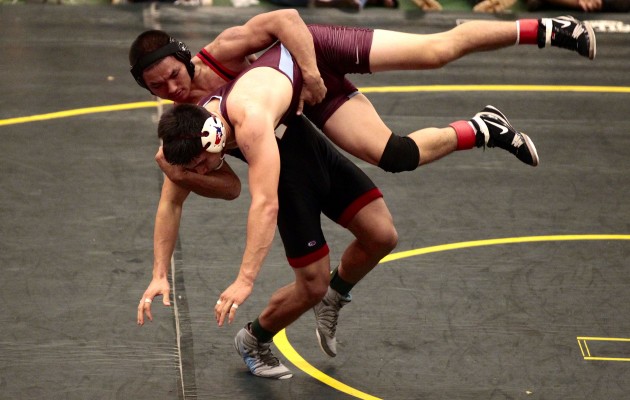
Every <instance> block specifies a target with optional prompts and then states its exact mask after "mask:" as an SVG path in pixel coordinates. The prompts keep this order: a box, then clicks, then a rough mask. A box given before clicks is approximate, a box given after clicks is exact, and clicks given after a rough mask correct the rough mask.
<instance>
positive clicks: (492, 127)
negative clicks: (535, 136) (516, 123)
mask: <svg viewBox="0 0 630 400" xmlns="http://www.w3.org/2000/svg"><path fill="white" fill-rule="evenodd" d="M471 122H472V124H473V125H474V126H475V128H476V131H477V140H476V143H475V145H476V146H477V147H482V146H488V147H499V148H501V149H504V150H507V151H509V152H510V153H512V154H514V155H515V156H516V158H518V159H519V160H521V161H522V162H524V163H525V164H527V165H531V166H532V167H535V166H537V165H538V162H539V160H538V153H537V152H536V147H535V146H534V142H532V140H531V139H530V138H529V136H527V135H526V134H524V133H522V132H519V131H517V130H516V129H514V127H513V126H512V124H510V122H509V121H508V119H507V117H506V116H505V115H503V113H502V112H501V111H499V110H498V109H497V108H495V107H493V106H486V107H485V108H484V109H483V110H481V111H480V112H478V113H477V114H476V115H475V116H474V117H473V119H472V120H471Z"/></svg>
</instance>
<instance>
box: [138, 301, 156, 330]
mask: <svg viewBox="0 0 630 400" xmlns="http://www.w3.org/2000/svg"><path fill="white" fill-rule="evenodd" d="M151 303H152V300H151V299H150V298H148V297H143V298H142V299H140V304H139V305H138V321H137V322H138V325H140V326H142V325H144V314H146V315H147V318H149V321H153V315H152V314H151Z"/></svg>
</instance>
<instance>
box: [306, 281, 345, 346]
mask: <svg viewBox="0 0 630 400" xmlns="http://www.w3.org/2000/svg"><path fill="white" fill-rule="evenodd" d="M350 301H352V296H351V295H350V294H348V295H346V296H342V295H340V294H339V293H338V292H337V291H335V290H333V289H331V288H330V286H329V287H328V292H326V295H325V296H324V298H323V299H322V301H320V302H319V303H318V304H317V305H316V306H315V307H313V311H314V312H315V322H316V323H317V329H315V334H316V335H317V341H318V342H319V347H321V349H322V351H323V352H324V353H326V354H328V355H329V356H330V357H335V356H336V355H337V338H336V337H335V334H336V332H337V319H338V318H339V310H341V307H343V306H345V305H346V304H348V303H350Z"/></svg>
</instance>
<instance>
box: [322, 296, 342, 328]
mask: <svg viewBox="0 0 630 400" xmlns="http://www.w3.org/2000/svg"><path fill="white" fill-rule="evenodd" d="M323 303H324V307H322V308H320V311H319V312H318V313H317V314H318V317H319V318H318V320H319V322H320V323H321V324H322V325H324V327H325V328H326V329H327V330H328V331H330V333H331V335H330V336H335V333H337V324H336V322H337V318H338V317H339V310H338V309H337V307H335V306H334V305H329V304H328V302H327V301H326V299H324V300H323Z"/></svg>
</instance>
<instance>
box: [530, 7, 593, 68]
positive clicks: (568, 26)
mask: <svg viewBox="0 0 630 400" xmlns="http://www.w3.org/2000/svg"><path fill="white" fill-rule="evenodd" d="M546 45H551V46H555V47H561V48H563V49H569V50H573V51H577V52H578V54H580V55H581V56H584V57H588V58H589V59H591V60H592V59H594V58H595V53H596V50H597V49H596V39H595V32H593V27H592V26H591V24H590V23H588V22H582V21H578V20H577V19H575V18H573V17H568V16H565V17H557V18H541V19H539V20H538V47H539V48H541V49H542V48H543V47H545V46H546Z"/></svg>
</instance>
